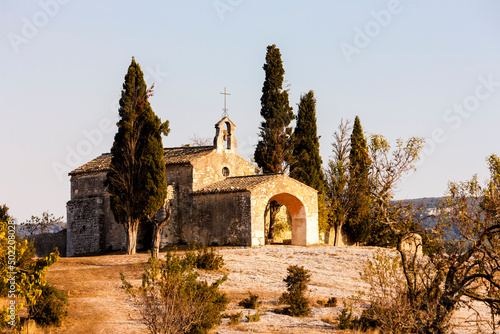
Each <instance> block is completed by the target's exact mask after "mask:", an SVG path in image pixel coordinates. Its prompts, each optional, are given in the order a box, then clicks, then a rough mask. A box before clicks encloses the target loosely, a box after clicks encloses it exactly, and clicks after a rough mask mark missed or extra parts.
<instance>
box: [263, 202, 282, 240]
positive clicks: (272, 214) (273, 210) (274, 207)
mask: <svg viewBox="0 0 500 334" xmlns="http://www.w3.org/2000/svg"><path fill="white" fill-rule="evenodd" d="M269 206H270V209H269V231H268V234H267V239H266V244H271V243H272V242H274V223H275V221H276V215H277V214H278V212H279V211H280V208H281V204H280V203H278V202H276V201H271V203H269Z"/></svg>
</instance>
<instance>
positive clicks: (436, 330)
mask: <svg viewBox="0 0 500 334" xmlns="http://www.w3.org/2000/svg"><path fill="white" fill-rule="evenodd" d="M439 302H440V304H441V305H440V306H438V307H439V309H438V312H437V314H436V317H435V318H434V320H433V321H432V323H431V324H430V325H429V327H427V328H426V329H425V333H429V334H446V333H448V330H447V328H446V326H447V325H448V323H449V322H450V319H451V317H452V316H453V313H454V311H455V305H456V303H454V302H452V301H451V300H449V298H446V297H445V298H441V299H440V301H439Z"/></svg>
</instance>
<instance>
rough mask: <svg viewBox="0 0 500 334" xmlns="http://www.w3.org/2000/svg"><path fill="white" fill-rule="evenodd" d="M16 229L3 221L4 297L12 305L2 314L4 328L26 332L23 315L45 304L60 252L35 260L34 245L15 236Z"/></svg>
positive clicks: (0, 286)
mask: <svg viewBox="0 0 500 334" xmlns="http://www.w3.org/2000/svg"><path fill="white" fill-rule="evenodd" d="M13 225H14V224H13V222H12V221H10V219H7V221H0V295H1V296H3V297H7V300H8V301H9V303H8V305H7V306H5V307H3V308H2V309H1V310H0V328H1V329H6V330H11V331H12V330H14V331H16V330H17V331H19V330H21V328H22V324H21V322H20V318H19V311H21V310H22V309H23V307H24V306H25V305H26V306H28V307H30V308H31V307H33V306H35V305H37V303H38V302H39V300H41V299H40V296H41V295H42V291H43V288H44V286H46V285H47V281H46V280H45V275H46V273H47V271H48V269H49V268H50V266H52V265H53V264H54V263H55V262H56V261H57V260H58V259H59V252H53V253H50V254H49V255H48V256H47V257H46V258H42V259H37V260H33V259H32V257H33V256H34V254H35V250H34V248H33V244H32V243H28V241H27V240H25V239H21V238H19V237H18V236H17V235H15V234H14V233H13V231H14V229H13ZM13 250H15V251H13Z"/></svg>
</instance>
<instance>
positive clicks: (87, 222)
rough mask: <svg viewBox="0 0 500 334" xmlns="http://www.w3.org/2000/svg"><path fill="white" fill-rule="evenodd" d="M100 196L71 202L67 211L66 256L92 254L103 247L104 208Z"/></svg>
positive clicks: (67, 206)
mask: <svg viewBox="0 0 500 334" xmlns="http://www.w3.org/2000/svg"><path fill="white" fill-rule="evenodd" d="M103 203H104V201H103V198H102V197H101V196H94V197H87V198H79V199H75V200H71V201H69V202H68V203H67V205H66V210H67V218H68V224H67V226H68V227H67V230H68V232H67V233H68V235H67V250H66V251H67V255H68V256H73V255H75V254H85V253H94V252H99V251H101V250H102V249H103V248H104V247H103V246H104V245H103V242H102V240H101V236H103V235H104V233H103V229H104V207H103Z"/></svg>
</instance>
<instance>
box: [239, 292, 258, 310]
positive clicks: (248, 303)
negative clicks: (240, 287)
mask: <svg viewBox="0 0 500 334" xmlns="http://www.w3.org/2000/svg"><path fill="white" fill-rule="evenodd" d="M238 305H239V306H242V307H244V308H250V309H256V308H258V307H260V306H261V305H262V301H260V300H259V296H258V295H255V294H253V293H251V292H248V297H247V298H245V299H243V300H241V301H240V302H239V303H238Z"/></svg>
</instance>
